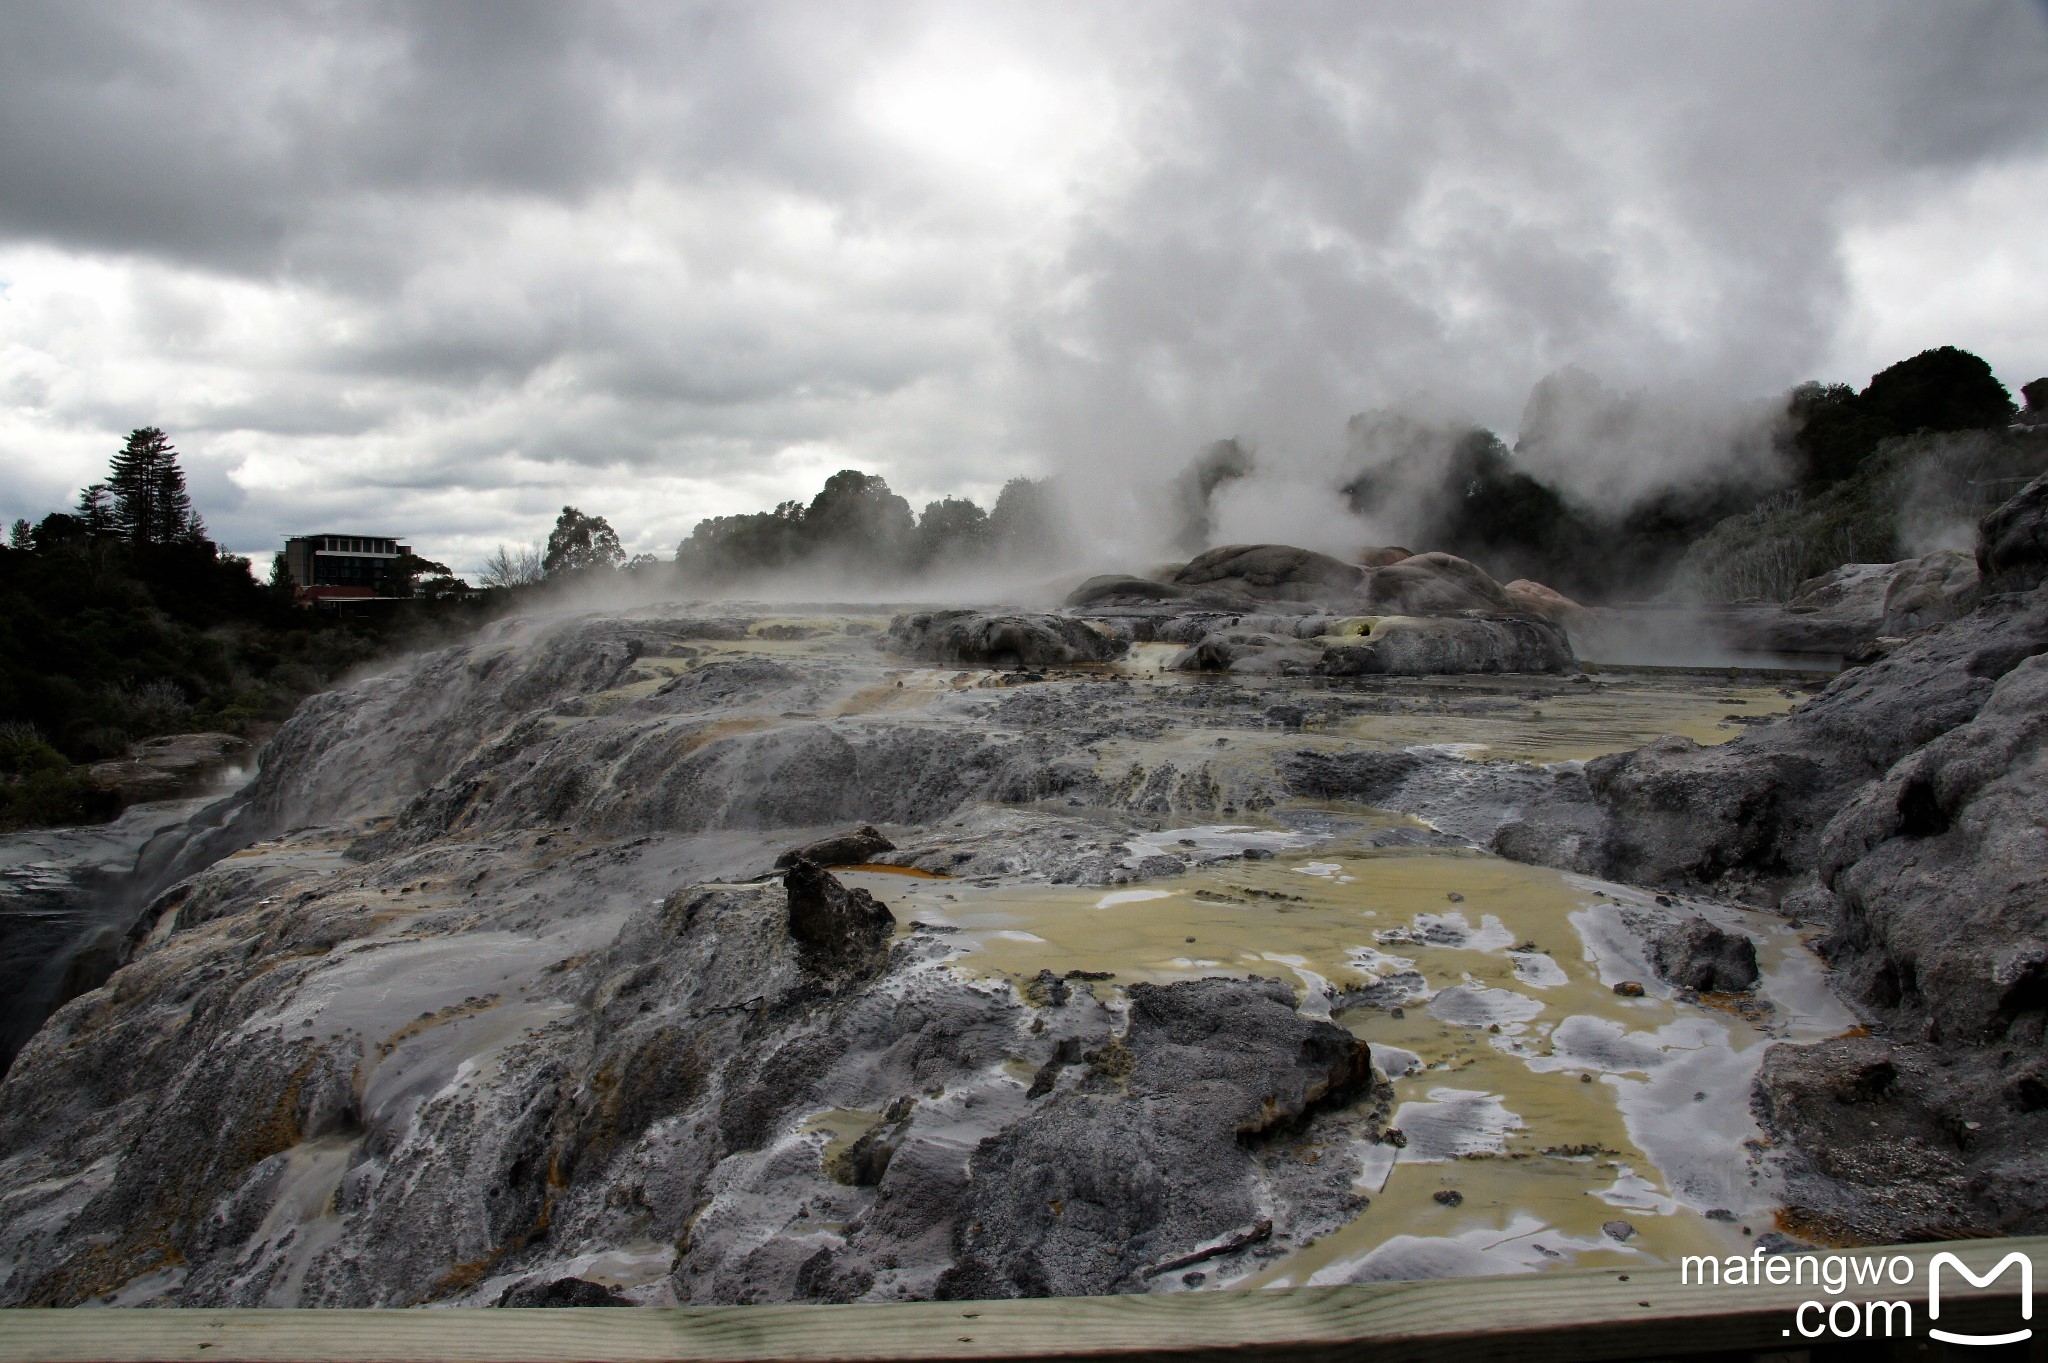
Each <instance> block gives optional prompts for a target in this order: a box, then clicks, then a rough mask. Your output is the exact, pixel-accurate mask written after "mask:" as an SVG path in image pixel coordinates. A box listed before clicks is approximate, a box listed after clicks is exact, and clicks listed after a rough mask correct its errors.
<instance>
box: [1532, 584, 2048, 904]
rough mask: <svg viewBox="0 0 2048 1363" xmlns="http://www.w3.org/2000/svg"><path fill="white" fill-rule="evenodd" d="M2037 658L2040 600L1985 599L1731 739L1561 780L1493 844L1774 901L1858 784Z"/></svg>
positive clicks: (1660, 750) (1554, 861) (2045, 630)
mask: <svg viewBox="0 0 2048 1363" xmlns="http://www.w3.org/2000/svg"><path fill="white" fill-rule="evenodd" d="M2044 649H2048V599H2043V597H2042V596H2041V595H2040V594H2038V593H2037V594H2036V595H2035V596H2033V597H2029V598H2023V599H2017V600H2014V599H2008V600H2007V602H2006V603H2005V604H2002V605H2001V604H1995V603H1994V604H1992V605H1987V606H1986V607H1985V608H1983V609H1981V610H1980V611H1978V612H1977V613H1976V614H1974V615H1972V616H1970V617H1969V618H1967V619H1965V620H1961V621H1956V622H1954V623H1952V624H1949V625H1946V626H1943V627H1940V628H1938V629H1935V630H1930V631H1928V632H1927V633H1925V634H1922V635H1920V636H1918V637H1916V638H1914V639H1913V640H1911V641H1909V642H1907V643H1906V644H1904V645H1903V646H1901V647H1900V648H1898V649H1897V650H1896V651H1894V652H1892V653H1890V654H1889V655H1887V656H1886V657H1884V658H1882V659H1880V660H1879V661H1877V662H1874V663H1872V664H1870V665H1869V666H1866V667H1859V668H1854V669H1851V670H1850V671H1847V672H1844V673H1843V674H1842V675H1841V676H1840V677H1839V678H1838V679H1837V680H1836V681H1835V682H1834V683H1833V684H1831V685H1830V686H1829V687H1828V688H1827V689H1826V690H1825V691H1823V692H1822V693H1821V694H1820V695H1819V696H1817V697H1815V698H1814V699H1813V700H1810V701H1808V702H1807V703H1806V704H1804V705H1803V706H1801V707H1800V708H1799V709H1798V710H1796V711H1795V712H1793V713H1792V714H1791V715H1790V716H1788V717H1787V718H1785V719H1783V720H1780V721H1778V722H1776V723H1773V724H1768V725H1762V726H1759V727H1757V728H1755V729H1752V730H1751V731H1750V732H1748V733H1745V734H1743V735H1742V736H1741V737H1739V738H1737V739H1735V740H1734V741H1732V742H1729V743H1724V744H1722V745H1720V746H1718V747H1709V748H1702V747H1700V746H1698V745H1697V744H1694V743H1693V742H1691V741H1690V740H1689V739H1685V738H1678V737H1672V738H1665V739H1660V740H1658V741H1657V742H1655V743H1652V744H1650V745H1649V746H1647V747H1644V748H1640V749H1637V750H1636V751H1634V752H1631V753H1618V754H1615V755H1614V756H1611V757H1602V758H1598V759H1596V760H1594V761H1591V762H1588V763H1586V764H1585V767H1584V769H1583V771H1569V770H1567V771H1563V772H1560V773H1558V774H1557V775H1556V776H1555V777H1554V778H1553V787H1552V790H1551V793H1550V795H1549V796H1548V798H1546V799H1544V800H1541V801H1538V802H1535V803H1533V804H1531V805H1529V806H1528V807H1526V808H1525V809H1524V810H1523V811H1522V812H1521V816H1520V817H1519V818H1517V819H1516V820H1515V821H1514V822H1513V823H1511V824H1509V825H1508V826H1507V827H1505V828H1503V829H1502V830H1501V832H1500V834H1499V836H1498V839H1497V842H1496V845H1497V846H1498V847H1499V848H1500V850H1502V851H1503V852H1505V853H1506V854H1507V855H1510V856H1515V857H1518V858H1520V859H1523V860H1530V861H1539V862H1544V863H1546V864H1550V865H1559V866H1566V867H1569V868H1571V869H1574V870H1580V871H1586V872H1589V873H1591V874H1595V875H1601V876H1606V877H1608V878H1610V879H1616V880H1624V881H1629V882H1632V883H1635V884H1644V885H1671V886H1692V887H1701V886H1709V887H1718V888H1721V889H1723V890H1725V891H1731V892H1735V893H1742V894H1749V895H1753V896H1758V897H1761V898H1762V899H1764V900H1765V901H1767V902H1775V901H1776V900H1777V898H1778V897H1779V896H1780V895H1781V894H1783V893H1784V892H1785V891H1787V890H1789V889H1791V888H1792V887H1793V886H1794V885H1795V884H1796V883H1797V882H1798V881H1799V880H1800V878H1801V877H1802V876H1804V875H1808V874H1810V873H1811V871H1812V869H1813V868H1814V867H1815V866H1816V865H1817V864H1818V863H1819V859H1820V845H1821V831H1822V829H1823V828H1825V827H1826V825H1827V823H1828V821H1829V820H1830V819H1832V818H1834V817H1835V815H1836V814H1837V813H1839V812H1840V811H1841V810H1842V808H1843V807H1844V806H1845V805H1847V804H1848V803H1849V802H1850V801H1851V800H1852V799H1854V798H1855V796H1856V795H1857V793H1858V792H1860V791H1861V790H1862V789H1863V787H1864V786H1866V785H1868V784H1869V783H1870V782H1872V781H1874V780H1877V779H1878V778H1879V777H1881V776H1882V775H1883V774H1884V773H1885V772H1886V771H1887V770H1888V769H1889V768H1891V766H1892V765H1893V764H1894V763H1896V762H1898V761H1899V760H1901V759H1902V758H1905V757H1907V756H1908V755H1910V754H1912V753H1913V752H1915V751H1917V750H1918V749H1920V748H1921V747H1923V746H1925V745H1926V744H1928V743H1931V742H1933V741H1934V740H1935V739H1937V738H1939V737H1940V736H1941V735H1943V734H1945V733H1947V732H1949V731H1950V730H1951V729H1954V728H1956V727H1957V726H1958V725H1961V724H1964V723H1967V722H1968V721H1969V720H1970V719H1971V718H1973V717H1974V716H1975V715H1976V714H1977V712H1978V711H1979V710H1980V709H1982V708H1983V706H1984V703H1985V702H1986V701H1987V700H1989V699H1990V696H1991V693H1992V691H1993V689H1994V688H1995V687H1996V686H1997V685H1998V681H1999V679H2000V678H2001V677H2003V676H2005V674H2006V673H2008V672H2010V671H2011V670H2012V669H2013V668H2014V667H2017V666H2018V665H2019V664H2020V663H2021V662H2022V661H2024V660H2025V659H2026V658H2028V657H2030V656H2032V655H2033V654H2035V653H2039V652H2041V651H2043V650H2044Z"/></svg>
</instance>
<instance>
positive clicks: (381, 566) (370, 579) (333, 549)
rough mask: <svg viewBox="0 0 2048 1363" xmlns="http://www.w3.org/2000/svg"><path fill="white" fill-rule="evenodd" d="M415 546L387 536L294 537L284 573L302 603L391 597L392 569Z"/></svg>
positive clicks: (286, 551) (288, 543)
mask: <svg viewBox="0 0 2048 1363" xmlns="http://www.w3.org/2000/svg"><path fill="white" fill-rule="evenodd" d="M411 553H412V546H411V545H409V544H400V543H399V542H398V541H397V540H395V539H392V538H391V537H390V536H388V535H326V534H322V535H294V536H293V537H292V538H290V539H288V540H286V541H285V542H284V564H285V571H286V572H288V573H290V574H291V577H292V583H293V585H294V586H296V587H297V588H298V594H299V597H300V599H301V600H308V601H321V600H338V599H346V598H350V597H372V596H388V595H390V594H391V591H392V587H393V586H394V585H395V584H394V583H393V581H392V569H393V567H394V566H395V565H396V564H397V562H398V560H399V558H400V557H402V556H405V555H409V554H411Z"/></svg>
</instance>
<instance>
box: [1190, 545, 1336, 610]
mask: <svg viewBox="0 0 2048 1363" xmlns="http://www.w3.org/2000/svg"><path fill="white" fill-rule="evenodd" d="M1364 577H1365V571H1364V570H1363V569H1361V568H1360V567H1358V566H1357V565H1356V564H1352V563H1346V562H1344V561H1343V560H1342V559H1336V558H1332V557H1330V556H1329V555H1328V554H1319V553H1317V552H1316V551H1315V550H1313V549H1297V548H1295V547H1294V546H1293V545H1289V544H1226V545H1224V546H1222V547H1221V548H1218V549H1211V550H1209V551H1208V552H1207V553H1205V554H1202V555H1200V556H1198V557H1197V558H1195V559H1194V560H1193V561H1192V562H1190V563H1188V564H1187V565H1186V566H1185V567H1182V568H1181V569H1180V570H1178V571H1177V572H1175V573H1174V575H1173V580H1174V583H1175V584H1176V585H1177V586H1181V587H1211V588H1220V589H1223V590H1227V591H1236V592H1242V593H1243V594H1244V595H1246V596H1249V597H1253V598H1257V599H1261V600H1272V601H1326V600H1341V599H1345V598H1348V597H1349V596H1350V595H1351V593H1352V592H1353V591H1354V590H1355V589H1356V588H1357V586H1358V584H1359V583H1360V582H1361V581H1363V580H1364Z"/></svg>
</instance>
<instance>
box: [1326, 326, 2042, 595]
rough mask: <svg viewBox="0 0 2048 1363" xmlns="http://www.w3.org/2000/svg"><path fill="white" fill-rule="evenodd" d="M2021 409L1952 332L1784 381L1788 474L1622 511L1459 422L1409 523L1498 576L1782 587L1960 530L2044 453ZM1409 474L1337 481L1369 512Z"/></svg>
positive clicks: (1383, 471)
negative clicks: (1865, 374) (1831, 373)
mask: <svg viewBox="0 0 2048 1363" xmlns="http://www.w3.org/2000/svg"><path fill="white" fill-rule="evenodd" d="M2014 410H2015V409H2014V407H2013V403H2012V397H2011V394H2009V393H2008V392H2007V391H2006V389H2005V387H2004V385H2002V384H2000V383H1999V381H1998V379H1997V378H1996V377H1995V376H1994V375H1993V374H1992V372H1991V368H1990V366H1989V365H1987V364H1985V362H1984V361H1983V360H1981V359H1979V358H1978V357H1977V356H1975V355H1972V354H1970V353H1969V352H1968V351H1964V350H1958V349H1957V348H1955V347H1954V346H1943V347H1941V348H1940V349H1938V350H1928V351H1924V352H1922V353H1921V354H1919V355H1915V356H1914V357H1912V358H1911V359H1908V360H1902V361H1900V362H1899V363H1897V364H1895V365H1892V366H1891V367H1889V368H1887V369H1885V370H1883V371H1882V372H1880V373H1878V374H1876V375H1874V376H1872V378H1871V380H1870V383H1869V384H1868V385H1867V386H1866V387H1864V388H1863V389H1862V391H1860V392H1859V391H1857V390H1855V389H1853V388H1850V387H1849V386H1848V385H1846V384H1832V385H1823V384H1818V383H1808V384H1803V385H1801V386H1800V387H1798V388H1795V389H1793V390H1792V391H1791V392H1790V393H1788V394H1787V395H1786V400H1785V422H1784V427H1783V430H1782V432H1781V437H1780V440H1781V453H1782V455H1783V462H1784V464H1785V466H1786V473H1787V479H1786V482H1785V483H1784V484H1783V485H1780V486H1776V487H1773V486H1761V487H1759V486H1757V485H1755V484H1754V483H1753V482H1751V481H1748V480H1737V479H1733V478H1725V477H1723V478H1716V477H1711V476H1710V477H1708V478H1705V479H1703V480H1701V481H1699V482H1696V483H1694V484H1692V485H1689V486H1682V487H1670V488H1666V489H1663V490H1662V491H1660V492H1658V493H1656V494H1654V495H1653V496H1651V497H1649V498H1647V499H1645V500H1642V501H1640V502H1638V503H1637V504H1635V505H1634V506H1631V507H1629V508H1627V509H1626V510H1624V511H1622V512H1620V513H1618V514H1602V513H1600V512H1597V511H1595V510H1593V509H1591V508H1588V507H1585V506H1583V505H1580V504H1578V503H1576V502H1575V501H1574V500H1573V499H1572V498H1571V497H1569V496H1568V495H1567V494H1565V493H1564V492H1562V491H1561V490H1559V489H1558V488H1555V487H1552V486H1550V485H1549V484H1546V483H1544V482H1543V481H1541V480H1540V479H1537V478H1535V477H1533V476H1532V475H1530V474H1529V473H1527V472H1526V471H1524V470H1523V469H1521V468H1519V467H1518V466H1517V464H1516V461H1515V455H1514V454H1513V453H1512V452H1510V451H1509V450H1508V448H1507V446H1506V445H1505V444H1503V443H1502V442H1501V440H1500V438H1499V437H1498V436H1496V435H1494V434H1493V433H1492V432H1491V431H1486V430H1478V429H1473V430H1468V431H1464V432H1453V433H1451V449H1450V454H1449V457H1448V458H1442V459H1439V460H1438V462H1437V463H1436V464H1435V465H1434V466H1432V471H1431V474H1430V477H1431V479H1432V480H1433V481H1432V483H1431V485H1430V486H1429V487H1427V488H1426V489H1425V490H1424V495H1423V496H1422V498H1421V504H1422V511H1421V515H1420V521H1419V523H1418V524H1416V526H1415V528H1414V530H1413V531H1412V533H1413V534H1414V536H1415V537H1416V539H1417V540H1418V541H1419V542H1420V543H1421V544H1426V545H1427V546H1429V547H1431V548H1441V549H1447V550H1449V551H1450V552H1452V553H1455V554H1459V555H1462V556H1464V557H1467V558H1472V559H1476V560H1478V561H1480V562H1482V563H1484V564H1486V565H1487V566H1488V567H1489V568H1491V569H1492V570H1493V571H1494V572H1496V573H1497V574H1499V575H1501V576H1528V577H1534V578H1537V579H1540V580H1541V581H1543V582H1546V583H1549V584H1551V585H1553V586H1556V587H1559V588H1561V589H1562V590H1564V591H1566V592H1569V593H1572V594H1574V595H1583V596H1589V597H1599V596H1603V595H1607V594H1609V593H1612V592H1624V593H1627V594H1630V595H1646V594H1650V593H1654V592H1656V591H1658V590H1661V589H1664V588H1667V587H1676V588H1678V589H1680V590H1683V591H1685V592H1688V593H1692V594H1696V595H1699V596H1702V597H1704V598H1705V599H1708V600H1736V599H1742V598H1748V597H1764V598H1769V599H1777V600H1782V599H1784V598H1785V597H1786V596H1788V595H1790V593H1791V592H1792V590H1793V588H1795V587H1796V586H1797V585H1798V584H1799V583H1800V582H1802V581H1805V580H1806V579H1807V578H1810V577H1813V576H1815V575H1817V574H1819V573H1822V572H1826V571H1828V570H1829V569H1831V568H1834V567H1836V566H1838V565H1840V564H1842V563H1847V562H1880V561H1881V562H1891V561H1895V560H1897V559H1899V558H1902V557H1905V556H1907V555H1908V554H1917V553H1924V552H1926V551H1927V550H1929V549H1932V548H1936V547H1940V545H1941V544H1942V543H1944V542H1947V541H1952V540H1955V539H1956V538H1957V537H1958V535H1961V536H1962V537H1963V538H1964V539H1965V540H1966V539H1967V528H1966V526H1965V523H1966V522H1967V523H1968V524H1974V522H1975V520H1976V518H1977V517H1979V516H1981V515H1983V514H1984V512H1985V511H1988V510H1989V509H1990V508H1991V507H1992V506H1995V505H1997V504H1998V502H1999V501H2001V500H2003V495H2010V493H2011V491H2013V490H2014V489H2016V487H2017V486H2018V484H2019V483H2020V482H2023V481H2025V476H2026V475H2030V474H2033V473H2037V472H2039V471H2040V470H2041V468H2042V467H2043V466H2044V465H2048V441H2044V440H2043V439H2042V438H2040V437H2037V436H2032V435H2028V434H2027V433H2025V432H2023V431H2017V430H2013V431H2009V430H2008V429H2007V427H2008V425H2009V423H2010V422H2011V421H2012V420H2013V416H2014ZM1402 475H1403V470H1401V469H1398V468H1375V469H1368V470H1366V471H1365V472H1363V473H1361V474H1360V475H1359V476H1358V477H1357V478H1355V479H1353V480H1352V481H1351V482H1350V483H1349V484H1347V485H1346V486H1345V487H1344V488H1343V489H1342V490H1343V492H1344V493H1345V494H1346V496H1347V497H1348V498H1349V500H1350V504H1351V507H1352V510H1354V511H1357V512H1361V513H1366V512H1370V511H1372V510H1374V509H1375V508H1377V507H1379V506H1381V505H1384V504H1387V503H1388V502H1389V501H1390V500H1391V499H1393V498H1395V497H1396V496H1398V495H1399V493H1400V492H1401V491H1402V490H1403V489H1404V488H1405V486H1406V485H1405V484H1404V483H1403V482H1402ZM2000 489H2003V490H2004V491H2003V495H2000ZM1959 527H1964V528H1961V529H1959Z"/></svg>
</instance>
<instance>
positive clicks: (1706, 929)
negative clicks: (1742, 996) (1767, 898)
mask: <svg viewBox="0 0 2048 1363" xmlns="http://www.w3.org/2000/svg"><path fill="white" fill-rule="evenodd" d="M1649 955H1650V964H1651V965H1652V966H1654V967H1656V970H1657V973H1658V974H1659V975H1661V976H1663V977H1664V978H1665V979H1666V980H1669V981H1670V982H1671V983H1672V984H1675V985H1678V986H1679V987H1680V988H1683V989H1700V990H1706V991H1710V992H1713V993H1737V992H1740V991H1741V990H1745V989H1754V988H1755V987H1756V981H1757V969H1756V943H1754V942H1752V941H1750V940H1749V939H1748V938H1747V937H1744V936H1742V935H1740V934H1738V933H1732V932H1728V931H1726V930H1724V929H1722V928H1720V927H1718V926H1717V925H1715V924H1713V923H1710V922H1708V921H1707V920H1706V919H1704V918H1688V919H1686V920H1684V921H1683V922H1680V923H1676V924H1673V925H1672V926H1671V927H1669V928H1666V929H1665V930H1664V931H1663V932H1661V933H1659V934H1657V936H1655V937H1653V938H1651V939H1650V952H1649Z"/></svg>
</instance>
